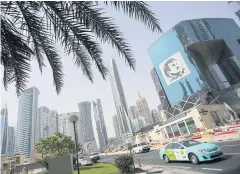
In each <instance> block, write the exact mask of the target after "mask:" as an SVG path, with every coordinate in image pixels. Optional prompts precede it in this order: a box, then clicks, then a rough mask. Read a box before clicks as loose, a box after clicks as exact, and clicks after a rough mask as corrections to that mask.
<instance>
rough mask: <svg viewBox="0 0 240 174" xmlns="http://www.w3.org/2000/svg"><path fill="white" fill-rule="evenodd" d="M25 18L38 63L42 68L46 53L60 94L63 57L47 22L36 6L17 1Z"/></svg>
mask: <svg viewBox="0 0 240 174" xmlns="http://www.w3.org/2000/svg"><path fill="white" fill-rule="evenodd" d="M17 4H18V6H19V9H20V11H21V12H22V15H23V18H24V19H25V22H26V26H27V29H28V32H29V35H30V36H31V37H32V39H33V44H34V48H35V49H34V51H35V53H36V56H38V57H37V58H38V63H39V67H40V70H41V67H42V66H44V64H43V56H42V53H44V54H45V55H46V57H47V59H48V62H49V64H50V66H51V68H52V72H53V81H54V85H55V87H56V91H57V93H58V94H59V93H60V91H61V88H62V86H63V73H62V63H61V60H60V59H61V58H60V56H59V55H58V53H57V50H56V48H55V43H54V41H53V40H51V39H50V38H51V33H50V32H49V31H48V30H47V29H46V24H45V22H44V21H43V20H42V18H41V17H40V16H38V15H37V13H36V11H35V8H31V6H30V5H29V4H27V2H19V1H18V2H17Z"/></svg>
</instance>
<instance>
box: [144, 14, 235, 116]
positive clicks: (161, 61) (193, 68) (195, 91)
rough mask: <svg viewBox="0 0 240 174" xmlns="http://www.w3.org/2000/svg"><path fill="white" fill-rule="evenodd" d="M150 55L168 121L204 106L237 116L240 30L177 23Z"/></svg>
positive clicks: (226, 24) (229, 24)
mask: <svg viewBox="0 0 240 174" xmlns="http://www.w3.org/2000/svg"><path fill="white" fill-rule="evenodd" d="M148 52H149V55H150V57H151V60H152V62H153V65H154V69H155V72H156V74H157V75H158V78H159V80H160V81H161V83H160V85H161V87H162V89H163V91H164V93H163V94H164V95H165V97H166V101H167V102H168V105H166V104H165V106H164V107H162V109H163V110H165V111H166V113H167V115H168V116H167V117H171V116H175V115H178V114H180V113H181V112H184V111H186V110H188V109H190V108H192V107H194V106H197V105H199V104H202V103H204V104H206V103H207V104H211V103H222V102H226V103H227V104H229V105H230V106H231V107H232V108H233V109H234V110H235V111H236V112H237V113H240V104H239V103H240V102H239V101H240V63H239V62H240V28H239V26H238V25H237V24H236V23H235V22H234V20H233V19H223V18H211V19H193V20H186V21H181V22H179V23H178V24H177V25H175V26H174V27H173V28H172V29H170V30H169V31H168V32H166V33H165V34H164V35H163V36H162V37H160V38H159V39H158V40H157V41H156V42H154V43H153V44H152V45H151V46H150V48H149V50H148ZM154 84H155V82H154ZM158 84H159V83H158ZM156 88H157V87H156ZM158 93H159V92H158ZM161 103H162V101H161Z"/></svg>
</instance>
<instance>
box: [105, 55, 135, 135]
mask: <svg viewBox="0 0 240 174" xmlns="http://www.w3.org/2000/svg"><path fill="white" fill-rule="evenodd" d="M108 69H109V79H110V84H111V88H112V93H113V98H114V103H115V107H116V111H117V120H118V124H119V132H120V135H121V136H122V137H123V139H128V138H129V137H131V136H132V127H131V123H130V119H129V113H128V106H127V102H126V98H125V95H124V91H123V86H122V83H121V79H120V75H119V72H118V69H117V65H116V62H115V60H114V59H111V60H110V61H109V67H108Z"/></svg>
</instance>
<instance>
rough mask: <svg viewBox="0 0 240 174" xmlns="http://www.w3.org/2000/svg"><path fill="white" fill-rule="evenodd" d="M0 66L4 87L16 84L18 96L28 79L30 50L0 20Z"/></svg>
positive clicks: (16, 34)
mask: <svg viewBox="0 0 240 174" xmlns="http://www.w3.org/2000/svg"><path fill="white" fill-rule="evenodd" d="M1 45H2V48H1V64H2V65H3V66H4V77H3V83H4V87H5V88H6V89H7V87H8V85H9V84H10V83H12V82H13V81H15V82H16V93H17V94H18V95H20V93H21V91H22V90H24V89H25V87H26V82H27V81H28V79H29V72H30V71H31V69H30V56H31V55H32V54H33V52H32V50H31V49H30V48H29V47H28V45H27V44H25V42H24V40H23V39H22V38H21V35H20V33H18V32H17V31H16V30H15V28H14V27H13V26H12V25H11V23H10V22H9V21H7V20H5V19H4V17H2V18H1Z"/></svg>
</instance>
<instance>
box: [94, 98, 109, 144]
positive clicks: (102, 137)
mask: <svg viewBox="0 0 240 174" xmlns="http://www.w3.org/2000/svg"><path fill="white" fill-rule="evenodd" d="M93 111H94V117H95V121H96V127H97V134H98V140H99V146H100V149H104V148H106V147H107V144H108V136H107V130H106V125H105V121H104V116H103V110H102V104H101V100H100V99H97V102H96V103H95V102H93Z"/></svg>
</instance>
